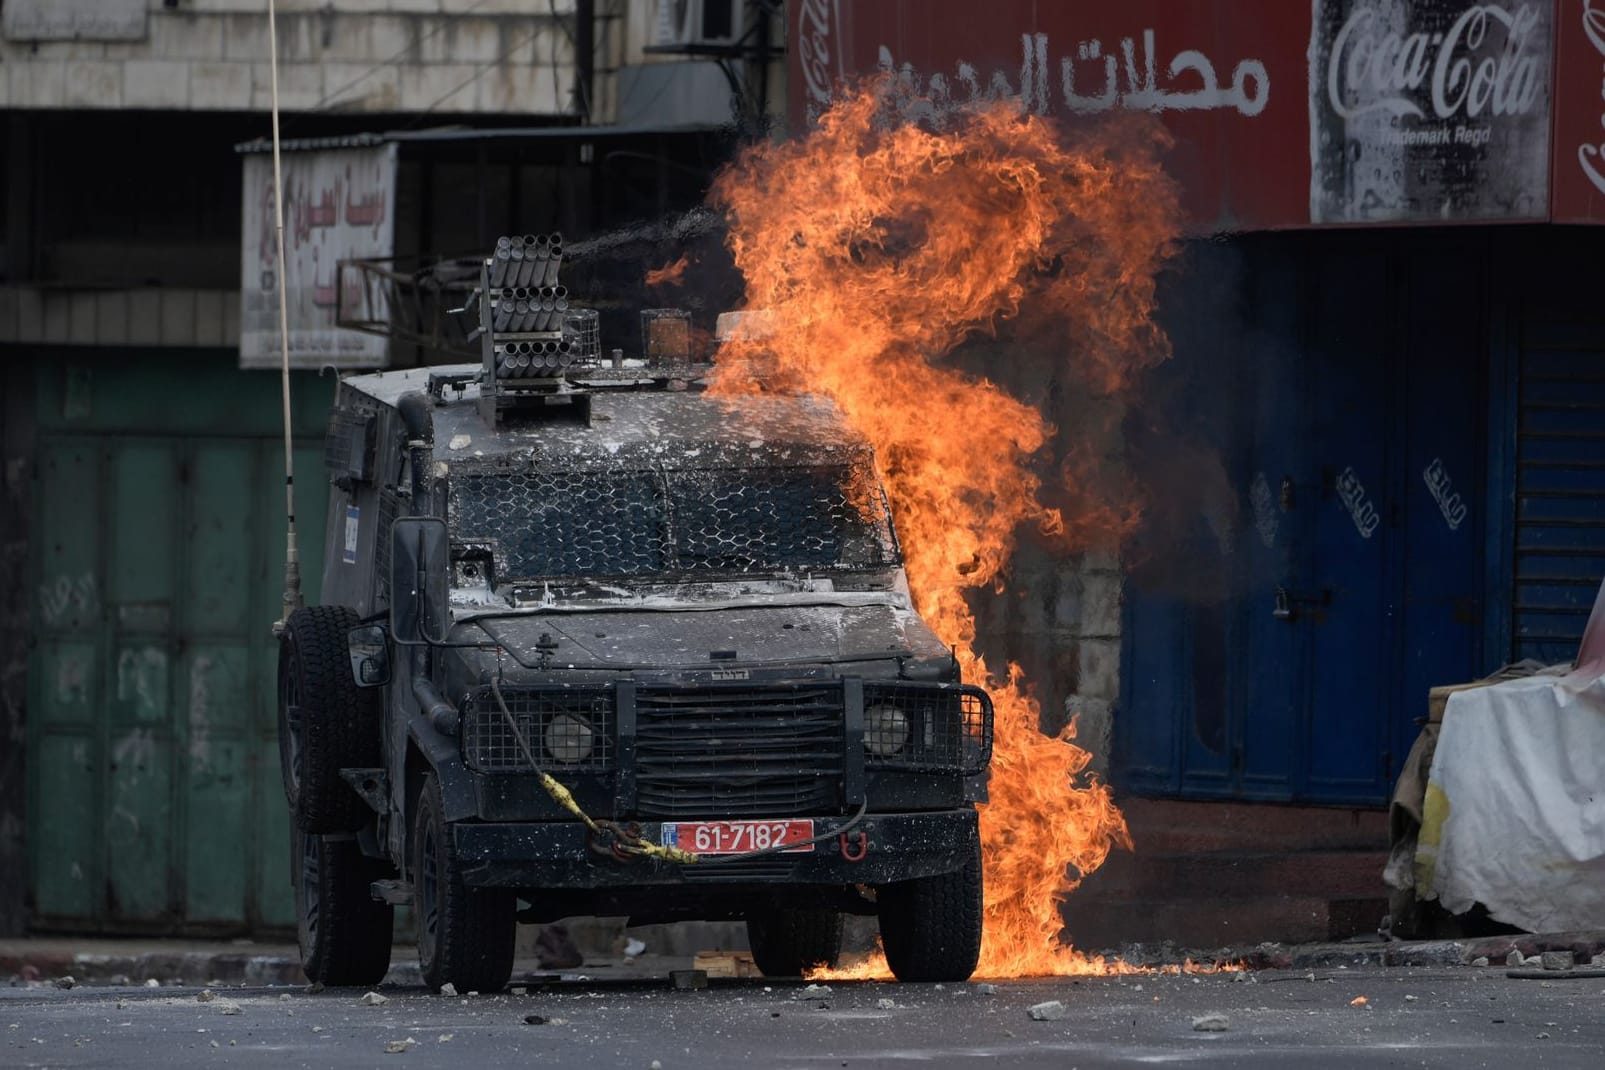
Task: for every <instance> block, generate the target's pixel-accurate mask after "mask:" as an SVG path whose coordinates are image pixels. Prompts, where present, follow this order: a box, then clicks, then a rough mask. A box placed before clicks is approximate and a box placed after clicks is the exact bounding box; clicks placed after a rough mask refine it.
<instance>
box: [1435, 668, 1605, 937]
mask: <svg viewBox="0 0 1605 1070" xmlns="http://www.w3.org/2000/svg"><path fill="white" fill-rule="evenodd" d="M1586 647H1587V644H1585V650H1586ZM1589 660H1590V659H1587V658H1579V665H1580V666H1583V668H1581V669H1580V670H1579V671H1577V672H1573V673H1572V674H1571V675H1569V676H1560V675H1550V674H1545V675H1539V676H1529V677H1525V678H1523V679H1517V680H1509V681H1506V682H1504V683H1500V684H1495V685H1493V686H1490V687H1482V688H1477V689H1475V690H1469V691H1462V692H1458V693H1456V694H1454V695H1451V696H1450V697H1449V704H1448V708H1447V709H1446V711H1445V713H1444V719H1443V729H1442V733H1441V735H1440V736H1439V739H1438V746H1437V752H1436V753H1435V754H1434V755H1433V759H1432V769H1431V774H1430V776H1429V779H1428V783H1427V790H1426V800H1425V805H1424V807H1423V821H1422V828H1421V833H1420V840H1419V844H1418V846H1417V849H1416V857H1415V866H1416V873H1415V878H1416V889H1417V894H1418V895H1419V896H1420V897H1421V898H1423V899H1431V898H1436V899H1438V900H1439V902H1440V903H1441V904H1442V905H1443V907H1444V909H1445V910H1448V911H1449V912H1451V913H1461V912H1463V911H1465V910H1468V909H1469V908H1470V907H1471V905H1472V904H1473V903H1481V904H1483V906H1485V907H1486V908H1487V910H1488V913H1489V914H1490V915H1491V916H1492V917H1493V918H1495V919H1496V920H1498V921H1502V922H1505V923H1507V924H1510V925H1515V926H1518V927H1520V928H1523V929H1527V930H1530V931H1534V932H1557V931H1565V930H1578V929H1595V928H1605V678H1602V677H1601V676H1600V675H1599V667H1598V665H1590V664H1589Z"/></svg>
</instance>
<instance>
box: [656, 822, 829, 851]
mask: <svg viewBox="0 0 1605 1070" xmlns="http://www.w3.org/2000/svg"><path fill="white" fill-rule="evenodd" d="M813 835H814V822H813V820H812V819H811V818H801V817H794V818H788V819H786V820H782V821H665V822H664V823H663V826H662V830H661V832H660V834H659V842H660V843H662V844H663V846H665V847H678V848H680V850H682V851H690V852H691V853H692V854H698V855H729V854H741V853H742V852H744V851H764V850H769V849H771V848H775V847H782V848H784V850H783V851H782V852H781V853H783V854H790V853H793V852H796V851H812V850H813V849H814V845H813V844H811V843H805V842H804V841H805V840H809V839H812V838H813Z"/></svg>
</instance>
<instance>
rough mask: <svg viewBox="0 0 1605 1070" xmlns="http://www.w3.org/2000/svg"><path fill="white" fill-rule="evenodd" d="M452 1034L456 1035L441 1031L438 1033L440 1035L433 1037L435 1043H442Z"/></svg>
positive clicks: (452, 1035)
mask: <svg viewBox="0 0 1605 1070" xmlns="http://www.w3.org/2000/svg"><path fill="white" fill-rule="evenodd" d="M454 1036H456V1034H455V1033H442V1034H440V1036H438V1037H436V1038H435V1043H436V1044H444V1043H446V1042H447V1041H449V1040H450V1039H451V1038H452V1037H454Z"/></svg>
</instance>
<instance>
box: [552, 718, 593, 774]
mask: <svg viewBox="0 0 1605 1070" xmlns="http://www.w3.org/2000/svg"><path fill="white" fill-rule="evenodd" d="M595 739H596V733H595V731H594V730H593V729H592V728H591V725H590V723H589V722H588V721H586V720H585V718H583V717H576V716H574V715H573V714H571V713H560V714H558V715H557V716H556V717H553V718H552V719H551V720H550V721H548V722H547V723H546V735H545V741H546V753H547V754H549V755H551V757H552V759H553V760H554V761H558V762H562V763H564V764H565V765H573V764H575V763H577V762H583V761H584V760H585V759H587V758H589V757H590V756H591V748H592V747H593V746H594V745H595Z"/></svg>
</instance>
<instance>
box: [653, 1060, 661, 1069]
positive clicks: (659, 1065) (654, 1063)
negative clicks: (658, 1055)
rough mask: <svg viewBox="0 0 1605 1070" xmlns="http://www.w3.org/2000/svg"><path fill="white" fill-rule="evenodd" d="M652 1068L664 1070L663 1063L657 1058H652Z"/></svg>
mask: <svg viewBox="0 0 1605 1070" xmlns="http://www.w3.org/2000/svg"><path fill="white" fill-rule="evenodd" d="M652 1070H663V1064H662V1063H660V1062H658V1061H657V1060H656V1059H653V1060H652Z"/></svg>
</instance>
